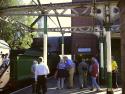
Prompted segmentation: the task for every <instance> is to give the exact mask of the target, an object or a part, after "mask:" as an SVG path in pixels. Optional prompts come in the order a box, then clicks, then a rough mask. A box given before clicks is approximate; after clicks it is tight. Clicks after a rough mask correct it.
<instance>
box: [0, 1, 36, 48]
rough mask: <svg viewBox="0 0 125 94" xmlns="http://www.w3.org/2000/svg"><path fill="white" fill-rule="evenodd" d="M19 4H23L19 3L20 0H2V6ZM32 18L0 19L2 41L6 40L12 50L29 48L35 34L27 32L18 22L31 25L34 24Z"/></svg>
mask: <svg viewBox="0 0 125 94" xmlns="http://www.w3.org/2000/svg"><path fill="white" fill-rule="evenodd" d="M19 3H21V2H18V0H1V1H0V6H1V7H7V6H11V5H18V4H19ZM30 18H31V17H23V16H13V17H0V39H3V40H5V41H6V42H7V43H8V44H9V45H10V47H11V48H12V49H25V48H29V47H30V45H31V43H32V38H33V36H34V35H35V34H33V33H30V32H28V31H27V30H25V28H24V27H23V26H22V25H20V23H18V22H17V21H19V22H23V23H24V24H25V23H26V24H28V23H29V24H30V23H31V22H32V18H31V19H30ZM13 19H14V20H13Z"/></svg>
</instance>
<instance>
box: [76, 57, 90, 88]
mask: <svg viewBox="0 0 125 94" xmlns="http://www.w3.org/2000/svg"><path fill="white" fill-rule="evenodd" d="M87 72H88V64H87V63H86V62H85V60H84V59H82V60H81V62H80V63H79V65H78V73H79V84H80V89H82V88H84V87H87Z"/></svg>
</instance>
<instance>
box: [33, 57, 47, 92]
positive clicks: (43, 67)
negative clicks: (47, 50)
mask: <svg viewBox="0 0 125 94" xmlns="http://www.w3.org/2000/svg"><path fill="white" fill-rule="evenodd" d="M38 63H39V64H38V65H37V67H36V70H35V81H37V94H41V92H40V91H41V89H42V94H46V92H47V75H48V74H49V68H48V66H47V64H44V62H43V58H42V57H40V58H39V59H38Z"/></svg>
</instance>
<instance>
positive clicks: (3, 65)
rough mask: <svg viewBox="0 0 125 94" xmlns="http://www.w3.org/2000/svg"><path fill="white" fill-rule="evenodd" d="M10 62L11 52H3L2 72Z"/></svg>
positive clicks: (0, 67) (0, 71)
mask: <svg viewBox="0 0 125 94" xmlns="http://www.w3.org/2000/svg"><path fill="white" fill-rule="evenodd" d="M9 63H10V59H9V54H8V53H6V54H1V66H0V73H2V72H3V70H4V68H7V67H8V65H9Z"/></svg>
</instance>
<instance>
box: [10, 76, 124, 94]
mask: <svg viewBox="0 0 125 94" xmlns="http://www.w3.org/2000/svg"><path fill="white" fill-rule="evenodd" d="M76 84H77V82H76ZM56 88H57V86H56V79H54V78H51V79H49V80H48V91H47V94H107V93H106V91H107V89H106V88H105V87H103V88H101V91H100V92H97V91H96V90H93V91H91V90H90V89H88V88H84V89H79V87H78V85H76V87H75V88H73V89H67V88H64V89H61V90H57V89H56ZM113 92H114V94H122V89H121V88H117V89H113ZM11 94H32V88H31V86H28V87H25V88H23V89H20V90H18V91H15V92H13V93H11Z"/></svg>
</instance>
